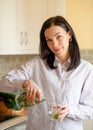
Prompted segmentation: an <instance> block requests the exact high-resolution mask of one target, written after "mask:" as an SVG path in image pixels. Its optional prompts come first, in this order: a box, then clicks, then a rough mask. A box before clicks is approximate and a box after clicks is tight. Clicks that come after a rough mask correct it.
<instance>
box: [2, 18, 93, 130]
mask: <svg viewBox="0 0 93 130" xmlns="http://www.w3.org/2000/svg"><path fill="white" fill-rule="evenodd" d="M92 78H93V66H92V64H90V63H89V62H87V61H85V60H83V59H81V58H80V50H79V46H78V42H77V40H76V37H75V34H74V32H73V30H72V27H71V26H70V25H69V23H68V22H67V21H66V20H65V19H64V18H63V17H62V16H55V17H51V18H49V19H47V20H46V21H45V22H44V23H43V25H42V28H41V31H40V56H37V57H35V58H34V59H32V60H30V61H28V62H27V63H25V64H24V65H22V66H21V67H20V68H18V69H15V70H12V71H11V72H9V73H8V74H7V75H6V76H4V77H3V78H2V80H1V85H0V86H1V87H0V90H3V91H7V90H8V91H16V90H17V89H21V88H22V87H26V89H27V101H28V102H29V103H32V104H35V97H36V96H38V98H39V101H41V100H42V98H43V97H44V98H46V100H47V101H51V100H55V101H56V103H57V104H60V106H59V105H58V106H59V107H60V111H59V113H58V114H59V119H58V120H55V121H50V118H49V115H48V104H47V101H45V102H42V103H40V104H38V105H34V106H33V107H29V108H28V122H27V130H83V126H82V120H87V119H93V91H92V89H93V79H92ZM5 85H6V87H4V86H5Z"/></svg>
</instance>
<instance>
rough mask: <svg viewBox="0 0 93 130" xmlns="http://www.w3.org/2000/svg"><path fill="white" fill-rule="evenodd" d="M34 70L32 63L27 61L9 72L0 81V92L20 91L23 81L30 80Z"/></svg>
mask: <svg viewBox="0 0 93 130" xmlns="http://www.w3.org/2000/svg"><path fill="white" fill-rule="evenodd" d="M33 70H34V62H32V60H31V61H28V62H26V63H25V64H23V65H21V66H20V67H19V68H16V69H13V70H11V71H10V72H9V73H8V74H6V75H5V76H3V77H2V78H1V80H0V91H16V90H19V89H22V83H23V81H24V80H27V79H31V78H32V74H33Z"/></svg>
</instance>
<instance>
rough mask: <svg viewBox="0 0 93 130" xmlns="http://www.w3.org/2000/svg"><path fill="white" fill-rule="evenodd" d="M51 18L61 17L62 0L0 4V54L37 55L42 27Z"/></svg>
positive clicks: (9, 0)
mask: <svg viewBox="0 0 93 130" xmlns="http://www.w3.org/2000/svg"><path fill="white" fill-rule="evenodd" d="M61 10H62V11H61ZM53 15H65V0H38V1H37V0H0V54H38V52H39V33H40V29H41V26H42V23H43V22H44V20H45V19H46V18H48V17H50V16H53Z"/></svg>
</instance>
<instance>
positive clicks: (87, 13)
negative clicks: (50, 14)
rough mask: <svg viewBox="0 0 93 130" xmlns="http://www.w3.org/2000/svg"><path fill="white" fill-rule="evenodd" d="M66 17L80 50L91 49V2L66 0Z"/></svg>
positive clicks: (92, 45) (92, 10) (92, 6)
mask: <svg viewBox="0 0 93 130" xmlns="http://www.w3.org/2000/svg"><path fill="white" fill-rule="evenodd" d="M66 5H67V6H66V9H67V10H66V17H67V20H68V21H69V22H70V24H71V26H72V27H73V29H74V31H75V33H76V37H77V40H78V42H79V46H80V49H93V0H66Z"/></svg>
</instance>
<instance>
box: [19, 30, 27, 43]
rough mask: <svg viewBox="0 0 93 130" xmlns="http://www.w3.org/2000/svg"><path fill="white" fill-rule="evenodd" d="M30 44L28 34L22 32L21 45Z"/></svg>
mask: <svg viewBox="0 0 93 130" xmlns="http://www.w3.org/2000/svg"><path fill="white" fill-rule="evenodd" d="M27 44H28V34H27V32H22V31H21V32H20V45H27Z"/></svg>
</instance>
